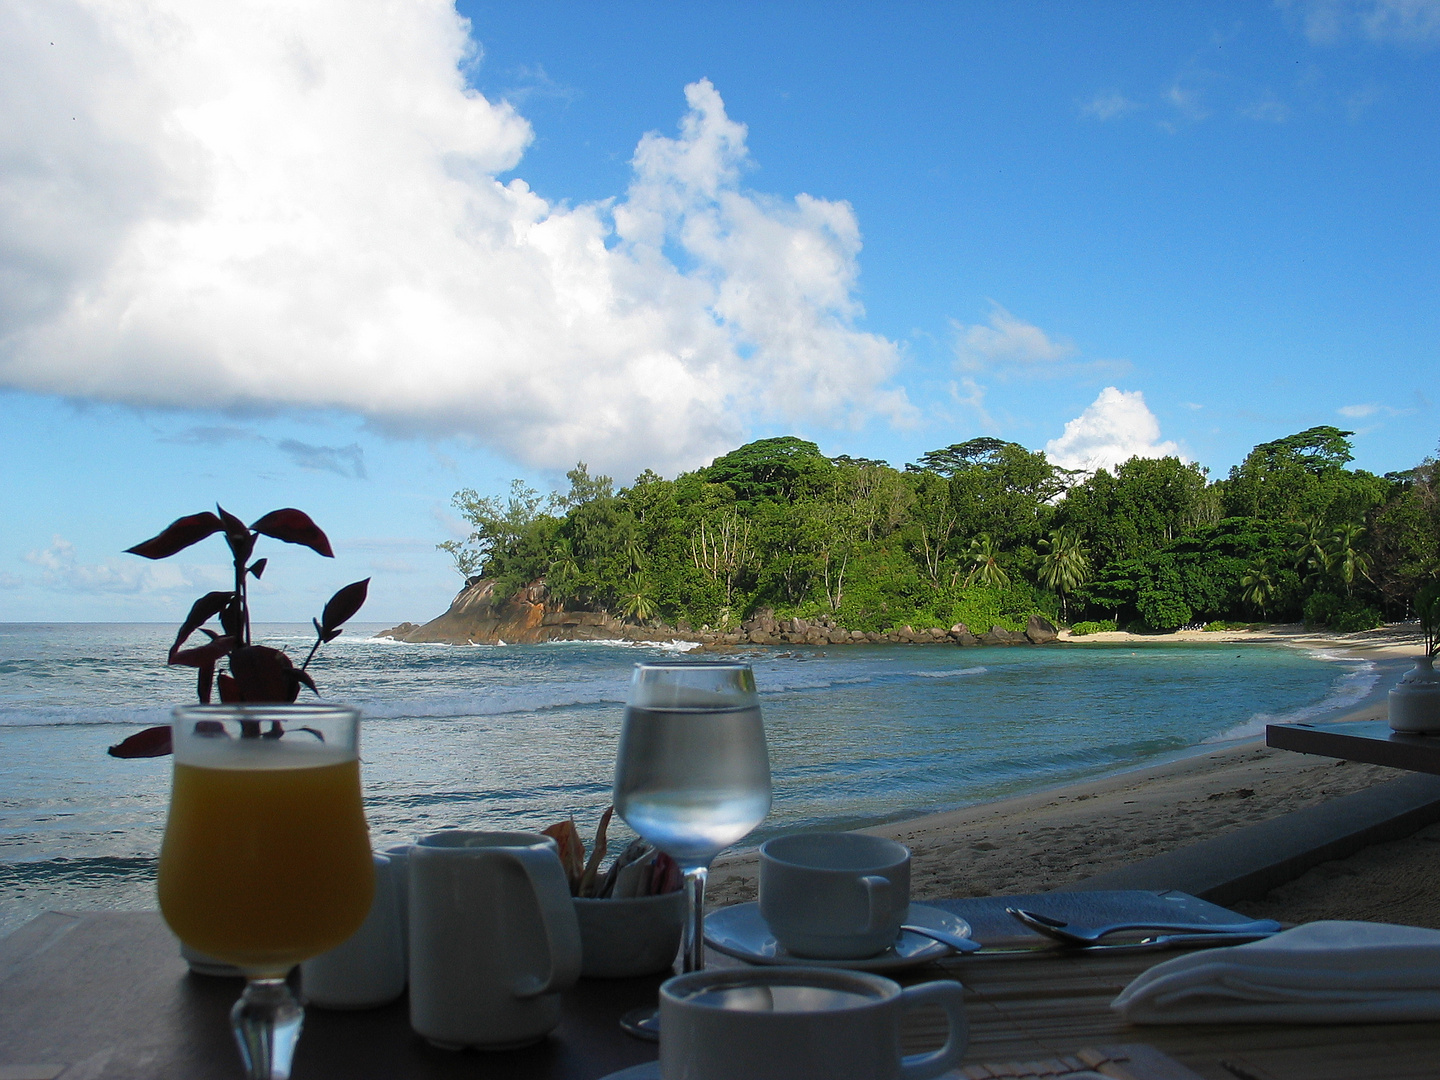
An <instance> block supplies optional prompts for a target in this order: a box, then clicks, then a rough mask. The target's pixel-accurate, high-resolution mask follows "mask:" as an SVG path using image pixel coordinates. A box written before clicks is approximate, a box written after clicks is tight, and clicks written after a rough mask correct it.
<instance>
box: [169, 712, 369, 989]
mask: <svg viewBox="0 0 1440 1080" xmlns="http://www.w3.org/2000/svg"><path fill="white" fill-rule="evenodd" d="M228 741H229V740H227V742H228ZM244 741H245V742H256V743H258V742H259V740H244ZM231 745H232V746H233V745H234V744H233V743H232V744H231ZM218 749H220V747H217V750H218ZM254 750H255V751H257V752H259V753H256V754H254V755H250V757H251V758H253V760H247V759H245V758H244V757H242V759H241V760H240V762H239V764H240V767H238V768H237V767H215V766H219V765H222V764H224V765H231V764H235V762H232V761H228V760H226V759H224V758H222V757H220V756H216V757H215V758H214V759H213V762H214V765H212V764H209V763H207V764H206V765H193V764H181V763H179V762H176V764H175V779H174V787H173V789H172V791H171V795H170V817H169V819H168V821H167V822H166V825H165V842H164V844H163V846H162V847H161V850H160V874H159V893H160V910H161V911H162V912H163V913H164V915H165V921H166V922H167V923H169V924H170V928H171V929H172V930H174V931H175V933H176V935H177V936H178V937H179V938H180V940H182V941H184V942H185V943H186V944H187V945H189V946H190V947H191V948H194V949H199V950H200V951H201V952H204V953H209V954H210V955H211V956H214V957H216V958H217V959H220V960H226V961H229V962H230V963H232V964H235V965H237V966H239V967H241V968H244V969H247V970H250V971H253V972H255V973H261V972H264V973H283V972H284V971H287V970H289V968H291V967H292V966H294V965H295V964H297V963H299V962H300V961H301V960H303V959H305V958H306V957H310V956H315V955H318V954H319V953H322V952H325V951H326V950H328V949H332V948H334V947H335V946H336V945H339V944H340V943H341V942H342V941H344V940H345V939H346V938H348V937H349V936H350V935H351V934H353V933H354V932H355V931H356V930H357V929H358V928H359V927H360V924H361V923H362V922H364V921H365V916H366V915H367V914H368V913H369V911H370V902H371V899H372V898H373V895H374V890H375V878H374V864H373V863H372V861H371V856H370V837H369V833H368V832H367V830H366V827H365V814H364V811H363V809H362V807H361V802H360V763H359V762H358V761H356V760H354V758H349V759H348V760H335V759H334V758H333V757H330V758H329V760H326V757H328V755H323V752H322V756H320V757H318V760H319V761H320V762H321V763H319V764H314V763H313V762H314V761H315V760H317V758H316V755H314V754H313V753H309V754H300V755H298V756H295V755H290V754H287V753H286V752H285V751H284V750H282V749H281V748H280V747H276V746H274V744H271V746H270V747H260V746H256V747H254ZM276 763H279V765H280V767H275V764H276ZM297 763H298V764H299V766H300V767H293V766H294V765H295V764H297ZM246 766H248V767H246Z"/></svg>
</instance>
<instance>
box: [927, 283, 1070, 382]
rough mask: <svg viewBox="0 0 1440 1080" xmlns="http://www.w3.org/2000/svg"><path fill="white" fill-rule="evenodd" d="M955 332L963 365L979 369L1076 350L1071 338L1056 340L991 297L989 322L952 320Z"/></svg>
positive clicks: (1057, 357)
mask: <svg viewBox="0 0 1440 1080" xmlns="http://www.w3.org/2000/svg"><path fill="white" fill-rule="evenodd" d="M951 325H953V326H954V327H955V332H956V343H955V352H956V356H957V358H958V359H959V361H960V366H961V367H964V368H970V369H976V368H981V367H988V366H992V365H995V364H1000V363H1010V364H1022V365H1033V364H1047V363H1055V362H1057V361H1060V360H1065V359H1068V358H1069V357H1071V356H1073V355H1074V354H1075V352H1076V349H1075V346H1074V345H1073V344H1071V343H1070V342H1068V341H1057V340H1055V339H1054V338H1051V337H1050V335H1049V334H1047V333H1045V331H1044V330H1041V329H1040V327H1038V326H1034V325H1032V324H1030V323H1027V322H1025V321H1024V320H1022V319H1017V318H1016V317H1015V316H1014V315H1011V314H1010V312H1008V311H1006V310H1005V309H1004V308H1003V307H1001V306H1000V305H999V304H996V303H995V302H994V301H993V300H992V301H991V311H990V324H989V325H988V326H983V325H979V324H975V325H970V326H967V325H965V324H964V323H960V322H952V324H951Z"/></svg>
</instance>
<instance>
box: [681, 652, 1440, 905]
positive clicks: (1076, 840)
mask: <svg viewBox="0 0 1440 1080" xmlns="http://www.w3.org/2000/svg"><path fill="white" fill-rule="evenodd" d="M1221 636H1222V635H1217V634H1214V633H1201V632H1189V633H1181V634H1173V635H1164V637H1163V638H1162V640H1186V639H1190V640H1203V641H1215V640H1217V638H1219V637H1221ZM1223 637H1224V639H1225V640H1247V641H1270V642H1275V643H1283V644H1286V645H1291V646H1294V647H1300V648H1313V649H1323V650H1326V651H1330V652H1343V653H1345V654H1348V655H1353V656H1363V657H1368V658H1377V659H1378V658H1403V657H1410V656H1416V655H1418V654H1419V652H1420V648H1419V644H1418V642H1419V638H1418V631H1412V630H1411V629H1410V628H1408V627H1387V628H1384V629H1381V630H1376V631H1370V632H1368V633H1365V634H1349V635H1331V634H1321V633H1315V632H1313V631H1311V632H1306V631H1305V630H1304V629H1303V628H1301V627H1273V628H1270V629H1269V630H1266V631H1248V632H1226V633H1225V634H1224V635H1223ZM1125 640H1135V641H1142V640H1143V641H1155V640H1156V638H1154V637H1150V636H1145V637H1139V636H1135V635H1128V634H1123V633H1114V634H1097V635H1094V636H1093V637H1089V638H1083V639H1077V642H1079V641H1087V642H1088V641H1110V642H1115V641H1125ZM1377 689H1379V690H1381V691H1383V690H1384V689H1386V687H1379V688H1377ZM1384 716H1385V707H1384V703H1383V696H1380V697H1379V698H1378V701H1376V700H1372V702H1371V704H1370V705H1369V706H1368V707H1366V708H1361V709H1358V710H1356V711H1354V712H1351V713H1349V714H1347V715H1345V716H1344V717H1340V718H1337V720H1362V719H1380V718H1383V717H1384ZM1400 775H1402V774H1401V773H1400V772H1398V771H1397V770H1393V769H1387V768H1384V767H1381V766H1374V765H1362V764H1355V763H1349V762H1344V761H1338V762H1337V761H1333V760H1331V759H1328V758H1320V757H1313V756H1309V755H1303V754H1295V753H1291V752H1289V751H1285V750H1272V749H1269V748H1267V747H1266V746H1264V745H1263V743H1261V742H1260V741H1258V740H1252V741H1247V742H1244V743H1240V744H1237V745H1232V746H1226V747H1224V748H1220V749H1217V750H1214V751H1212V752H1208V753H1201V754H1196V755H1194V756H1190V757H1185V758H1181V759H1179V760H1175V761H1170V762H1166V763H1163V764H1159V765H1154V766H1149V767H1145V768H1140V769H1135V770H1132V771H1129V772H1124V773H1120V774H1118V775H1114V776H1110V777H1106V778H1103V779H1100V780H1095V781H1091V782H1087V783H1082V784H1077V785H1073V786H1070V787H1064V788H1058V789H1055V790H1052V791H1046V792H1041V793H1038V794H1032V795H1026V796H1021V797H1018V798H1013V799H1006V800H1003V801H999V802H993V803H985V804H981V805H977V806H972V807H967V808H965V809H962V810H956V811H953V812H949V813H943V814H932V815H927V816H923V817H916V818H911V819H908V820H905V821H899V822H894V823H891V824H888V825H881V826H876V827H874V828H870V829H866V830H863V831H865V832H869V833H874V834H876V835H880V836H888V837H892V838H894V839H896V840H899V841H901V842H903V843H905V844H906V845H908V846H909V847H910V849H911V851H912V853H913V860H914V861H913V864H912V883H913V884H912V888H913V895H914V896H915V898H916V899H919V900H924V899H926V898H938V897H945V896H952V897H960V896H984V895H998V894H1006V893H1027V892H1042V891H1048V890H1053V889H1063V888H1066V887H1067V886H1070V885H1073V884H1075V883H1076V882H1078V881H1080V880H1082V879H1084V878H1087V877H1090V876H1092V875H1094V874H1098V873H1101V872H1103V871H1106V870H1111V869H1115V868H1117V867H1120V866H1123V865H1125V864H1127V863H1131V862H1135V861H1137V860H1140V859H1145V858H1149V857H1150V856H1153V855H1160V854H1163V853H1165V852H1168V851H1172V850H1174V849H1176V848H1179V847H1183V846H1184V845H1186V844H1189V843H1193V842H1195V841H1198V840H1201V839H1207V838H1209V837H1213V836H1219V835H1221V834H1223V833H1226V832H1230V831H1233V830H1235V829H1240V828H1243V827H1245V826H1247V825H1253V824H1255V823H1257V822H1260V821H1265V820H1268V819H1270V818H1275V817H1279V816H1280V815H1283V814H1287V813H1290V812H1292V811H1295V810H1299V809H1301V808H1303V807H1306V806H1310V805H1312V804H1315V803H1318V802H1321V801H1324V800H1327V799H1332V798H1337V797H1339V796H1342V795H1348V794H1350V793H1352V792H1355V791H1360V790H1362V789H1364V788H1367V787H1370V786H1371V785H1374V784H1380V783H1385V782H1386V781H1389V780H1393V779H1395V778H1396V777H1398V776H1400ZM1437 856H1440V826H1431V827H1429V828H1427V829H1424V830H1421V832H1420V833H1418V834H1416V835H1415V836H1413V837H1409V838H1406V839H1403V840H1398V841H1393V842H1391V843H1387V844H1381V845H1376V846H1375V847H1374V848H1367V849H1366V850H1365V851H1362V852H1360V853H1358V854H1357V855H1355V856H1352V857H1351V858H1350V859H1347V860H1344V861H1343V862H1341V863H1332V864H1326V865H1324V866H1320V867H1317V868H1315V869H1314V870H1311V871H1310V872H1309V873H1307V874H1306V875H1304V876H1303V877H1302V878H1299V879H1297V880H1296V881H1294V882H1291V883H1290V884H1288V885H1286V886H1283V887H1282V888H1280V889H1277V890H1276V891H1275V892H1274V893H1272V894H1271V895H1270V896H1268V897H1266V898H1264V899H1263V900H1256V901H1251V902H1247V903H1246V904H1245V905H1244V906H1243V908H1242V910H1245V911H1249V912H1253V913H1255V914H1257V915H1260V914H1265V915H1268V916H1273V917H1275V918H1281V919H1286V920H1289V921H1303V920H1307V919H1314V918H1370V919H1384V920H1388V921H1396V922H1407V923H1414V924H1417V925H1433V926H1437V927H1440V900H1437V899H1436V896H1435V894H1436V893H1437V891H1440V890H1436V889H1435V887H1434V886H1435V884H1436V882H1437V881H1440V872H1437V871H1440V866H1437V861H1436V858H1437ZM755 887H756V859H755V855H754V853H753V852H751V853H741V854H738V855H735V856H731V857H728V858H722V859H721V860H719V861H717V863H716V865H715V867H714V869H713V870H712V873H711V878H710V889H709V890H708V895H709V896H710V897H711V900H712V902H713V903H714V904H716V905H724V904H731V903H739V902H741V901H745V900H753V899H754V898H755Z"/></svg>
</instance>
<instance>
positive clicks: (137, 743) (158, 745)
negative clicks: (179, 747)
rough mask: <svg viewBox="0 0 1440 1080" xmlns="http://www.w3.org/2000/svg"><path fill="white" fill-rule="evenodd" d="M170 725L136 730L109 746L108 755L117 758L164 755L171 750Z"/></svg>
mask: <svg viewBox="0 0 1440 1080" xmlns="http://www.w3.org/2000/svg"><path fill="white" fill-rule="evenodd" d="M173 748H174V747H173V743H172V740H171V736H170V725H169V724H165V725H163V726H161V727H152V728H146V729H145V730H144V731H137V732H136V733H135V734H134V735H131V736H130V737H129V738H128V739H123V740H121V741H120V742H118V743H116V744H115V745H114V746H112V747H110V756H111V757H118V758H137V757H164V756H165V755H166V754H168V753H170V752H171V751H172V750H173Z"/></svg>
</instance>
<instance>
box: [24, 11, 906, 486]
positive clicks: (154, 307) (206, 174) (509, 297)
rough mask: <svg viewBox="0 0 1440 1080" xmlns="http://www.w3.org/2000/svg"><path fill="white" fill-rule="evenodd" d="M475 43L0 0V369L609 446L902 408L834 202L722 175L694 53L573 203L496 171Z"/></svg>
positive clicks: (688, 461) (101, 389)
mask: <svg viewBox="0 0 1440 1080" xmlns="http://www.w3.org/2000/svg"><path fill="white" fill-rule="evenodd" d="M52 41H54V42H55V44H54V45H51V44H50V42H52ZM473 52H474V46H473V43H472V42H471V40H470V38H469V37H468V23H467V22H466V21H465V20H464V19H462V18H460V17H459V16H458V15H457V14H456V13H455V11H454V10H453V8H452V7H451V6H450V5H449V4H448V3H445V2H442V0H415V2H412V3H406V4H390V3H386V2H385V0H353V2H349V3H341V2H340V0H312V2H308V3H304V4H287V3H281V2H279V0H249V2H239V3H237V2H230V3H219V2H218V0H209V2H199V0H183V2H182V0H149V2H145V3H133V4H120V3H115V2H112V0H19V2H17V3H12V4H11V5H9V6H8V7H6V8H5V9H4V11H3V13H0V68H3V69H4V70H5V71H6V77H5V78H4V79H3V80H0V160H3V161H5V162H6V163H7V164H6V165H5V167H4V172H3V173H0V385H8V386H11V387H16V388H21V389H25V390H31V391H37V392H45V393H58V394H65V395H71V396H77V397H85V398H92V399H98V400H107V401H115V402H123V403H132V404H136V405H144V406H176V407H185V408H197V407H198V408H227V407H246V406H260V407H265V408H276V407H279V408H285V407H294V408H301V409H304V408H315V407H321V408H340V409H343V410H348V411H351V412H353V413H356V414H359V415H361V416H364V417H366V418H368V419H369V420H370V421H371V422H372V423H373V424H375V425H376V426H378V427H381V428H384V429H386V430H389V431H392V432H398V433H413V434H422V433H423V434H431V435H442V436H443V435H447V434H467V435H472V436H474V437H477V438H479V439H480V440H482V441H484V442H485V443H487V444H488V445H489V446H491V447H493V448H496V449H498V450H500V451H501V452H503V453H505V454H508V455H510V456H511V457H513V458H514V459H516V460H518V461H520V462H523V463H525V464H528V465H531V466H537V467H549V468H554V467H564V466H566V465H569V464H573V462H574V461H576V460H577V459H579V458H584V459H585V460H587V461H589V462H591V464H592V465H593V466H595V467H597V468H603V469H606V470H607V471H613V472H616V473H617V474H621V475H624V474H626V470H628V469H638V468H639V467H640V466H642V465H652V466H655V467H657V468H667V467H668V468H675V467H680V466H693V465H695V464H697V463H699V462H700V461H703V460H705V459H707V458H708V457H710V456H711V455H713V454H714V453H715V452H717V451H720V450H723V449H726V448H728V447H730V446H733V445H734V443H735V442H736V441H737V440H738V438H739V437H740V436H741V433H742V431H743V429H744V427H745V425H746V424H747V423H749V422H752V421H761V420H765V421H779V420H784V421H805V420H810V421H815V422H820V423H832V424H834V423H840V424H844V423H849V424H858V423H863V422H864V421H866V420H868V419H870V418H872V417H875V416H881V417H886V418H889V419H891V420H899V421H904V420H906V419H908V418H910V417H911V416H913V414H914V411H913V409H912V407H911V406H910V404H909V402H908V401H906V399H905V397H904V394H903V391H899V390H895V389H891V388H889V387H887V385H886V380H887V379H888V378H889V376H890V375H891V373H892V372H893V371H894V370H895V368H896V365H897V363H898V352H897V350H896V348H895V346H894V344H893V343H892V342H890V341H888V340H886V339H885V338H883V337H880V336H878V335H874V334H869V333H864V332H862V331H860V330H858V329H857V328H856V325H855V324H856V320H857V319H858V318H859V317H860V316H861V315H862V310H861V308H860V305H859V303H858V301H857V300H856V297H855V287H856V279H857V275H858V263H857V256H858V253H859V250H860V232H859V227H858V223H857V221H856V219H855V215H854V212H853V211H852V209H851V208H850V206H849V205H848V204H847V203H843V202H830V201H826V200H823V199H817V198H812V197H810V196H807V195H803V194H802V195H799V196H797V197H795V198H793V199H782V198H779V197H772V196H767V195H763V194H757V193H754V192H751V191H748V190H747V189H745V188H743V187H742V185H741V176H742V175H743V173H744V171H745V169H746V167H747V166H748V164H749V160H748V150H747V149H746V145H745V138H746V129H745V127H744V125H743V124H740V123H737V122H735V121H733V120H731V119H730V118H729V117H728V116H727V115H726V113H725V108H724V104H723V102H722V101H721V98H720V95H719V94H718V93H717V92H716V90H715V89H714V88H713V87H712V86H711V85H710V83H709V82H708V81H704V80H702V81H700V82H697V83H694V84H692V85H690V86H688V87H686V88H685V96H686V100H687V103H688V106H689V108H688V111H687V112H686V113H685V114H684V116H683V118H682V120H681V128H680V134H679V136H678V138H668V137H664V136H661V135H659V134H655V133H652V134H649V135H646V136H645V137H644V138H643V139H641V140H640V143H639V146H638V148H637V150H636V153H635V157H634V161H633V165H634V178H633V181H632V183H631V185H630V187H629V189H628V191H626V192H625V193H623V194H621V195H618V196H617V198H615V199H612V200H607V201H604V202H599V203H588V204H581V205H578V206H574V207H571V206H566V205H561V204H551V203H548V202H546V201H545V200H543V199H541V198H540V197H539V196H537V195H536V194H535V193H534V192H532V191H531V190H530V188H529V187H528V186H527V185H526V184H525V182H524V181H523V180H520V179H509V180H507V181H505V182H502V181H501V179H499V178H500V177H501V176H502V175H503V174H506V173H507V172H510V171H511V170H514V169H515V168H516V167H517V166H518V165H519V164H520V162H521V159H522V155H523V153H524V151H525V148H526V147H527V145H528V144H529V142H530V141H531V138H532V132H531V129H530V126H529V124H528V123H527V122H526V121H525V120H524V119H523V118H522V117H521V116H519V115H518V114H517V113H516V112H515V111H514V110H513V109H512V108H511V106H510V105H508V104H505V103H499V104H496V103H492V102H490V101H488V100H486V98H485V97H483V96H482V95H480V94H478V93H476V92H475V91H473V90H471V89H468V88H467V87H466V86H465V84H464V80H463V77H462V73H461V69H462V67H463V65H464V64H465V63H466V62H467V61H468V60H469V59H470V58H471V57H472V55H473ZM72 118H73V119H72ZM670 252H678V253H679V254H678V260H679V263H680V265H677V262H676V261H672V259H671V258H669V257H668V253H670Z"/></svg>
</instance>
